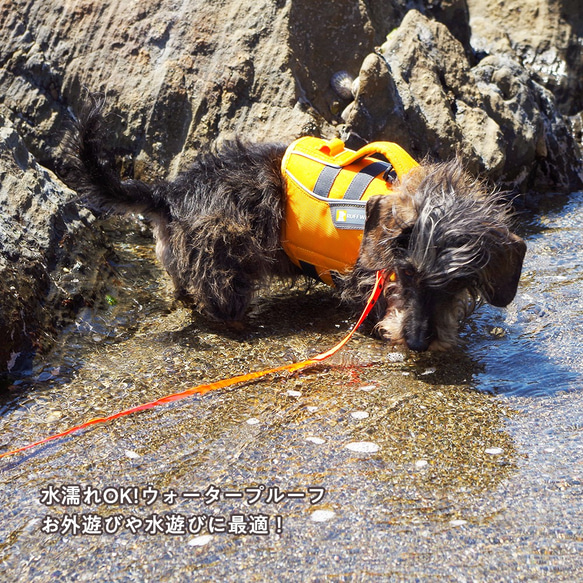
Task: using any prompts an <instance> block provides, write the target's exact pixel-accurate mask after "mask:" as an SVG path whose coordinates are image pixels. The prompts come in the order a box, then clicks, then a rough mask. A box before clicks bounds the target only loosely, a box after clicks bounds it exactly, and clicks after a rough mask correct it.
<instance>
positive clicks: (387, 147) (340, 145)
mask: <svg viewBox="0 0 583 583" xmlns="http://www.w3.org/2000/svg"><path fill="white" fill-rule="evenodd" d="M320 151H321V152H322V153H323V154H325V155H327V156H330V158H331V159H332V161H333V162H334V164H337V165H338V166H341V167H344V166H349V165H350V164H353V163H354V162H356V161H357V160H360V159H362V158H366V157H367V156H372V155H373V154H381V155H383V156H384V157H385V158H386V159H387V160H388V161H389V162H390V164H391V165H392V166H393V168H394V169H395V172H396V173H397V176H398V177H399V178H401V177H402V176H404V175H405V174H407V172H409V170H411V169H413V168H415V167H416V166H419V164H418V163H417V162H416V161H415V160H414V159H413V158H412V157H411V156H410V155H409V154H408V153H407V152H406V151H405V150H403V148H401V146H399V145H398V144H395V143H394V142H371V143H370V144H367V145H366V146H363V147H362V148H360V149H359V150H356V151H353V150H347V149H345V147H344V142H343V141H342V140H340V139H337V138H336V139H333V140H329V141H328V142H326V144H324V145H323V146H322V147H321V148H320Z"/></svg>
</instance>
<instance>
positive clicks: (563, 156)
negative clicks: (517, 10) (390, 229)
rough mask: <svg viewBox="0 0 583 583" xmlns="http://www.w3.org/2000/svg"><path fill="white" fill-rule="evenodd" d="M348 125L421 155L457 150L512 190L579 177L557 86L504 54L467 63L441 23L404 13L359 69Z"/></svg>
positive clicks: (564, 183) (573, 182)
mask: <svg viewBox="0 0 583 583" xmlns="http://www.w3.org/2000/svg"><path fill="white" fill-rule="evenodd" d="M358 87H359V88H358V91H357V92H356V95H355V100H354V101H353V102H352V104H350V105H349V106H348V107H347V109H346V110H345V111H344V112H343V114H342V117H343V119H344V121H345V122H346V126H347V127H346V128H345V132H346V134H347V135H349V134H350V132H356V133H357V134H359V135H360V136H361V137H362V138H364V139H365V140H367V141H368V140H371V139H383V140H394V141H398V142H399V143H401V144H404V145H406V147H408V148H409V149H410V150H411V151H413V152H414V153H416V154H417V155H418V156H423V155H425V154H429V155H431V156H432V157H435V158H438V159H443V158H449V157H451V156H453V155H455V153H456V152H459V153H460V154H461V156H462V158H463V159H464V160H466V161H467V163H468V165H469V166H470V168H471V169H472V170H474V171H475V172H481V173H484V174H486V175H487V176H489V177H490V178H491V179H493V180H496V181H497V182H498V183H500V184H501V185H502V186H504V187H505V188H508V189H510V190H520V191H528V190H536V189H539V190H549V189H551V190H552V189H556V190H569V189H575V188H577V187H579V186H580V184H581V177H582V174H581V153H580V150H579V148H578V144H577V140H576V139H575V137H574V135H573V133H572V131H571V127H570V125H569V122H568V120H567V119H566V118H564V117H563V116H562V115H561V113H560V112H559V109H558V107H557V105H556V100H555V98H554V96H553V94H552V93H551V92H550V91H549V90H548V89H545V87H543V86H542V85H541V84H539V83H538V82H537V81H536V80H535V78H534V76H533V75H532V74H531V73H529V71H528V70H527V69H526V68H524V67H523V66H522V65H521V64H520V63H519V62H518V61H516V60H514V59H513V58H512V56H511V55H509V54H508V53H500V54H492V55H488V56H483V58H482V59H481V60H480V61H479V62H478V63H477V65H475V66H474V67H472V66H471V64H470V60H469V59H468V58H467V57H466V54H465V50H464V47H463V45H462V44H461V43H460V42H459V41H458V40H457V39H456V38H455V37H454V36H453V35H452V34H451V33H450V32H449V30H448V29H447V27H446V26H444V25H443V24H441V23H439V22H435V21H432V20H429V19H428V18H427V17H425V16H423V15H422V14H420V13H419V12H417V11H415V10H411V11H410V12H408V13H407V15H406V16H405V18H404V19H403V21H402V23H401V25H400V27H399V28H398V29H397V30H395V31H394V32H392V33H391V34H390V35H389V37H388V39H387V41H386V42H385V43H384V44H383V45H382V46H381V47H380V49H379V51H378V52H377V53H374V54H371V55H369V56H368V57H367V58H366V59H365V60H364V63H363V65H362V68H361V70H360V74H359V83H358Z"/></svg>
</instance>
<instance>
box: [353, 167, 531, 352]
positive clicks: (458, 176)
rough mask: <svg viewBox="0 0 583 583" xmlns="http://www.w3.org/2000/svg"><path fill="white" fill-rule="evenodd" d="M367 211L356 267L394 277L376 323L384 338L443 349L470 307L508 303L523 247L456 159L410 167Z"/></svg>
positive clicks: (494, 200)
mask: <svg viewBox="0 0 583 583" xmlns="http://www.w3.org/2000/svg"><path fill="white" fill-rule="evenodd" d="M366 211H367V218H366V224H365V228H364V236H363V241H362V245H361V249H360V256H359V265H360V267H361V268H364V269H367V270H374V271H378V270H385V271H386V272H390V273H393V274H394V276H393V277H391V278H390V280H389V281H387V284H386V286H385V291H384V297H385V299H386V303H387V308H386V311H385V314H384V317H382V318H381V320H380V321H379V323H378V324H377V330H378V332H379V334H380V335H381V336H382V337H383V338H385V339H387V340H389V341H391V342H394V343H396V344H405V345H406V346H407V347H408V348H410V349H411V350H415V351H425V350H428V349H430V350H447V349H448V348H450V347H451V346H452V345H454V344H455V343H456V341H457V337H458V327H459V324H460V322H461V321H462V320H463V319H464V318H465V317H466V316H467V315H469V314H470V313H471V312H472V311H473V309H474V307H475V305H476V303H477V302H479V301H486V302H488V303H490V304H492V305H494V306H500V307H504V306H506V305H508V304H509V303H510V302H511V301H512V300H513V298H514V296H515V294H516V289H517V286H518V280H519V278H520V273H521V269H522V261H523V259H524V255H525V252H526V244H525V243H524V241H523V240H522V239H521V238H520V237H518V236H517V235H515V234H513V233H511V232H510V229H509V226H508V224H509V211H508V208H507V207H506V206H505V205H502V204H500V200H499V197H498V196H497V195H496V194H495V193H491V192H488V191H487V189H486V188H485V186H484V185H483V184H482V183H481V182H479V181H476V180H474V179H472V178H471V177H470V176H469V175H468V174H467V173H466V172H465V171H464V170H463V168H462V166H461V164H460V163H459V161H457V160H454V161H452V162H448V163H444V164H430V165H422V166H420V167H418V168H416V169H414V170H413V171H411V172H410V173H409V174H408V175H407V176H406V177H405V178H404V179H403V181H402V183H401V184H399V185H397V187H396V189H395V193H394V196H392V195H388V196H386V195H383V196H375V197H371V198H370V199H369V201H368V202H367V207H366Z"/></svg>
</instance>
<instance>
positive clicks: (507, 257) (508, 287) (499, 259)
mask: <svg viewBox="0 0 583 583" xmlns="http://www.w3.org/2000/svg"><path fill="white" fill-rule="evenodd" d="M498 234H499V233H498ZM525 253H526V243H525V242H524V241H523V240H522V239H521V238H520V237H518V236H517V235H514V234H513V233H508V235H507V236H505V237H504V238H503V239H502V240H500V241H499V242H498V243H497V244H495V245H494V246H493V248H491V249H490V260H489V261H488V263H487V265H486V267H485V268H484V272H483V273H484V279H485V283H486V285H485V286H484V290H483V293H484V299H485V300H486V301H487V302H488V303H489V304H492V305H493V306H497V307H499V308H504V307H506V306H507V305H508V304H509V303H510V302H511V301H512V300H513V299H514V296H515V295H516V290H517V288H518V280H519V279H520V273H521V271H522V261H523V260H524V255H525Z"/></svg>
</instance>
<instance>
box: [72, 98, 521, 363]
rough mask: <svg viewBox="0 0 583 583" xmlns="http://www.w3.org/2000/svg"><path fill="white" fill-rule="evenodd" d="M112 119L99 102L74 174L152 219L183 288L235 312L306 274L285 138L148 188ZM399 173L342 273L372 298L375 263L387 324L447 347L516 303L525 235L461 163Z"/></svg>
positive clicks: (234, 317)
mask: <svg viewBox="0 0 583 583" xmlns="http://www.w3.org/2000/svg"><path fill="white" fill-rule="evenodd" d="M102 127H103V120H102V116H101V113H100V107H99V106H94V107H92V108H87V110H86V111H85V112H84V113H83V114H82V115H81V116H80V119H79V120H78V122H77V125H76V131H75V132H73V134H72V135H71V136H70V137H69V140H68V141H67V148H66V150H67V153H68V161H69V165H70V167H69V170H68V172H67V174H66V180H67V182H68V183H69V184H70V186H71V187H72V188H74V189H75V190H77V192H78V193H79V194H80V195H81V196H82V197H83V198H85V199H86V200H87V201H88V202H89V203H90V204H92V205H95V206H97V207H99V208H101V209H105V210H112V211H114V212H117V213H140V214H142V215H145V216H147V217H149V218H150V219H151V220H152V222H153V226H154V233H155V236H156V240H157V244H156V251H157V255H158V257H159V259H160V261H161V262H162V264H163V265H164V267H165V269H166V270H167V271H168V273H169V274H170V276H171V278H172V280H173V283H174V286H175V290H176V295H177V297H178V298H180V299H181V300H183V301H185V302H189V303H194V304H195V305H196V306H197V307H198V308H199V309H200V310H202V311H203V312H204V313H206V314H207V315H209V316H211V317H213V318H215V319H218V320H222V321H227V322H236V321H240V320H241V319H242V318H243V316H244V314H245V311H246V309H247V307H248V306H249V303H250V301H251V299H252V297H253V295H254V294H255V293H256V292H257V290H258V289H259V288H260V287H261V284H262V283H265V282H266V281H268V280H269V279H270V278H273V277H276V278H284V279H289V278H295V277H297V276H299V275H301V273H302V272H301V270H300V269H299V267H298V266H297V265H296V264H294V262H292V261H291V260H290V258H289V257H288V255H287V254H286V252H285V251H284V248H283V245H282V225H283V224H284V222H285V220H286V217H285V209H286V196H287V195H286V193H287V187H286V181H285V179H284V176H283V174H282V170H281V163H282V158H283V156H284V153H285V151H286V146H285V145H281V144H264V145H257V144H244V143H242V142H240V141H233V142H229V143H226V144H225V145H224V146H223V147H222V148H221V149H220V151H218V152H213V153H207V154H204V155H201V156H199V157H198V159H197V160H196V161H195V163H194V164H193V165H192V167H190V168H189V169H188V170H187V171H186V172H184V173H183V174H181V175H179V177H178V178H177V179H176V180H175V181H173V182H160V183H158V184H154V185H152V186H150V185H147V184H145V183H144V182H141V181H139V180H125V181H122V180H121V179H120V177H119V174H118V172H117V171H116V170H115V165H114V161H113V156H112V154H111V153H110V152H109V151H108V150H107V149H106V148H105V147H104V143H106V139H105V137H104V135H103V131H102ZM387 166H388V165H387ZM388 168H389V169H390V167H389V166H388ZM400 178H401V179H400V180H396V181H395V183H394V184H393V185H392V191H393V192H392V194H391V195H390V196H380V195H379V196H372V197H371V198H370V199H369V200H368V201H367V203H366V222H365V224H364V230H363V232H362V231H361V235H362V244H361V246H360V252H359V254H358V257H357V259H356V260H355V262H354V264H353V265H351V266H350V267H349V269H347V270H345V271H344V272H341V273H335V274H333V275H334V283H335V285H336V286H337V287H338V288H339V290H340V292H341V297H342V298H343V299H344V300H346V301H349V302H353V303H356V304H362V303H363V302H364V301H365V300H366V298H367V296H368V293H369V292H370V289H371V287H372V285H373V282H374V278H375V272H376V271H378V270H383V271H384V272H385V273H387V274H391V275H390V277H387V279H386V285H385V289H384V292H383V295H382V297H381V298H380V300H379V301H378V302H377V306H376V307H375V311H374V312H373V314H372V316H371V317H372V318H374V320H375V324H376V325H375V331H376V332H377V334H378V335H379V336H381V337H382V338H383V339H385V340H388V341H390V342H392V343H395V344H404V345H406V346H407V347H408V348H410V349H412V350H416V351H424V350H427V349H431V350H446V349H448V348H450V347H451V346H452V345H454V344H455V343H456V341H457V333H458V327H459V324H460V322H461V321H462V320H463V319H464V318H465V317H466V316H467V315H469V314H470V313H471V312H472V311H473V310H474V308H475V306H476V305H477V303H479V302H480V301H482V300H485V301H487V302H489V303H490V304H493V305H495V306H506V305H507V304H509V303H510V302H511V301H512V299H513V298H514V295H515V293H516V289H517V285H518V280H519V278H520V273H521V269H522V261H523V258H524V254H525V251H526V245H525V243H524V241H523V240H522V239H520V238H519V237H518V236H516V235H514V234H513V233H511V232H510V230H509V209H508V208H507V206H505V205H502V204H500V201H499V197H498V196H497V195H496V194H494V193H491V192H488V190H487V189H486V188H485V186H484V185H483V184H482V183H480V182H478V181H476V180H473V179H472V178H471V177H470V176H469V175H468V174H467V173H466V172H465V171H464V170H463V169H462V167H461V164H460V163H459V161H453V162H448V163H443V164H422V165H420V166H417V167H416V168H414V169H413V170H411V171H410V172H408V173H407V174H406V175H405V176H402V177H400ZM363 204H364V203H363ZM362 208H364V207H362Z"/></svg>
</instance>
